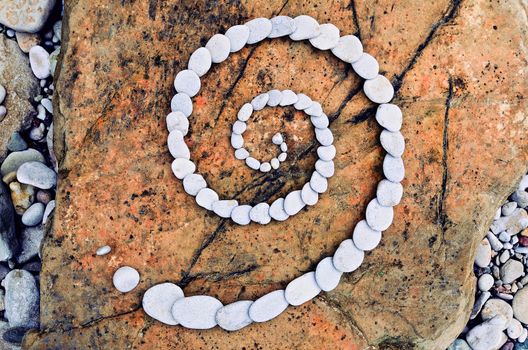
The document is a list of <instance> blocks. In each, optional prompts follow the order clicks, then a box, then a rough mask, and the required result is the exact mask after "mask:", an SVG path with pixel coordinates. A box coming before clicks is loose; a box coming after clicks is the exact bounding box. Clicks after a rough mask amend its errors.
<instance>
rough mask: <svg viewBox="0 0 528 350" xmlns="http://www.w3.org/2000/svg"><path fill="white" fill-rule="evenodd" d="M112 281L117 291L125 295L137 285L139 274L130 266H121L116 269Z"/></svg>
mask: <svg viewBox="0 0 528 350" xmlns="http://www.w3.org/2000/svg"><path fill="white" fill-rule="evenodd" d="M112 280H113V283H114V287H115V288H116V289H117V290H118V291H120V292H122V293H127V292H130V291H131V290H132V289H134V288H136V287H137V285H138V284H139V273H138V272H137V270H136V269H134V268H132V267H130V266H123V267H120V268H119V269H117V271H116V272H115V273H114V277H113V279H112Z"/></svg>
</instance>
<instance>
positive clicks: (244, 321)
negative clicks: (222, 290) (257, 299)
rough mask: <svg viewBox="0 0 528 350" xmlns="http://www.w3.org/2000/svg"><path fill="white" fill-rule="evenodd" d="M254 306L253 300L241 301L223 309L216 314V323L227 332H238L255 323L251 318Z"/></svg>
mask: <svg viewBox="0 0 528 350" xmlns="http://www.w3.org/2000/svg"><path fill="white" fill-rule="evenodd" d="M252 304H253V301H251V300H240V301H237V302H234V303H232V304H228V305H225V306H223V307H221V308H220V309H218V311H217V312H216V323H218V325H219V326H220V327H221V328H222V329H225V330H226V331H237V330H239V329H242V328H244V327H246V326H248V325H250V324H251V323H252V322H253V320H252V319H251V318H250V317H249V308H250V307H251V305H252Z"/></svg>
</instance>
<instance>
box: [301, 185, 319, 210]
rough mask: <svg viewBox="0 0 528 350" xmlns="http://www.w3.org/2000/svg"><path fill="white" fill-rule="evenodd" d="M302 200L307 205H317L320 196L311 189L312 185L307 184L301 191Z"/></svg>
mask: <svg viewBox="0 0 528 350" xmlns="http://www.w3.org/2000/svg"><path fill="white" fill-rule="evenodd" d="M301 199H302V201H303V202H304V203H305V204H306V205H315V204H316V203H317V202H318V201H319V194H318V193H317V192H315V191H314V190H313V189H312V188H311V187H310V183H306V184H304V186H303V188H302V190H301Z"/></svg>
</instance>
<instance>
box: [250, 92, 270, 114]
mask: <svg viewBox="0 0 528 350" xmlns="http://www.w3.org/2000/svg"><path fill="white" fill-rule="evenodd" d="M268 100H269V95H268V94H267V93H263V94H260V95H258V96H256V97H255V98H253V100H251V105H252V106H253V110H255V111H260V110H261V109H262V108H264V107H266V104H267V103H268Z"/></svg>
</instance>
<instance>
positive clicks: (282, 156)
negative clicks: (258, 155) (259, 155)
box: [277, 152, 288, 162]
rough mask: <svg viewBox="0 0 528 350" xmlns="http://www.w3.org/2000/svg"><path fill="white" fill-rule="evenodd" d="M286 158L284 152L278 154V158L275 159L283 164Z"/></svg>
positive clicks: (286, 154)
mask: <svg viewBox="0 0 528 350" xmlns="http://www.w3.org/2000/svg"><path fill="white" fill-rule="evenodd" d="M287 156H288V153H286V152H282V153H281V154H279V156H278V157H277V159H278V160H279V162H284V161H285V160H286V157H287Z"/></svg>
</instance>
